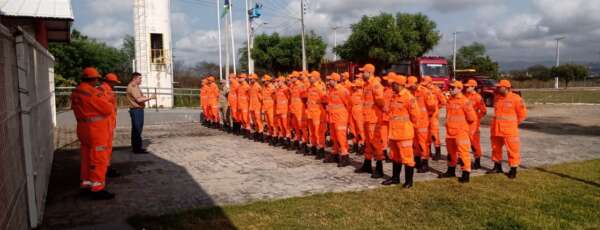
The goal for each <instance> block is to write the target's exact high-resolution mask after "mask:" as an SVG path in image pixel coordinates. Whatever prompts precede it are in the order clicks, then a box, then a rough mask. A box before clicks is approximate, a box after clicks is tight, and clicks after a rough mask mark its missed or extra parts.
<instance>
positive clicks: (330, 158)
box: [319, 150, 338, 163]
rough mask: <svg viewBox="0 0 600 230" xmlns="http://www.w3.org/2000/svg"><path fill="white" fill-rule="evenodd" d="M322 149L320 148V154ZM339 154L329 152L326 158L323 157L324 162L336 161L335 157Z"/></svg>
mask: <svg viewBox="0 0 600 230" xmlns="http://www.w3.org/2000/svg"><path fill="white" fill-rule="evenodd" d="M320 153H321V151H320V150H319V155H320ZM337 157H338V155H333V154H331V153H329V154H325V157H324V158H325V159H323V163H335V158H337Z"/></svg>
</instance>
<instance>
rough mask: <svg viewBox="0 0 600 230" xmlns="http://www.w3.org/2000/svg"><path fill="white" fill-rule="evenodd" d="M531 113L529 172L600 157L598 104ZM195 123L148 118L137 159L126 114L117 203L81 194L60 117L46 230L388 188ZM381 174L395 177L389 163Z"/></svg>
mask: <svg viewBox="0 0 600 230" xmlns="http://www.w3.org/2000/svg"><path fill="white" fill-rule="evenodd" d="M529 110H530V111H529V118H528V119H527V120H526V122H525V123H524V124H523V125H522V128H521V136H522V137H521V142H522V152H523V153H522V158H523V168H530V167H538V166H541V165H547V164H556V163H562V162H569V161H579V160H587V159H595V158H600V150H599V149H600V138H598V137H599V136H600V126H599V124H600V106H581V105H578V106H570V105H560V106H558V105H554V106H549V105H534V106H530V108H529ZM198 117H199V116H198V112H197V111H196V110H185V109H176V110H164V111H160V112H155V111H148V112H147V113H146V126H145V130H144V138H145V142H146V145H147V147H148V149H149V150H150V151H151V152H152V154H148V155H133V154H131V152H130V151H129V147H128V144H129V135H130V133H129V129H128V128H127V127H128V126H129V120H128V119H129V118H128V114H127V111H126V110H120V111H119V122H120V123H119V128H118V130H117V135H116V136H115V143H114V146H115V151H114V156H113V162H112V164H113V166H114V167H115V168H117V169H118V170H119V171H120V172H121V173H122V174H123V175H122V176H121V177H119V178H115V179H109V182H108V184H109V187H108V188H109V190H110V191H112V192H115V193H117V198H116V199H115V200H112V201H101V202H94V201H90V200H88V199H85V198H82V197H79V196H78V191H77V184H78V177H79V171H78V161H79V156H78V152H77V151H78V150H77V148H78V147H77V142H76V138H75V136H74V134H73V128H74V123H73V122H72V114H71V113H61V114H60V115H59V118H58V121H59V124H60V128H58V129H57V140H56V142H57V143H59V144H60V146H64V147H63V148H62V149H61V150H59V151H57V153H56V154H55V160H54V168H53V173H52V179H51V184H50V190H49V194H48V198H47V206H46V212H45V218H44V221H45V224H44V227H43V228H46V229H62V228H68V227H75V226H87V228H86V229H102V228H107V227H109V226H110V228H126V225H124V223H125V219H126V218H127V217H129V216H131V215H135V214H146V215H159V214H165V213H171V212H175V211H179V210H184V209H189V208H195V207H202V206H215V205H224V204H237V203H245V202H251V201H257V200H269V199H280V198H286V197H294V196H304V195H308V194H315V193H324V192H341V191H358V190H364V189H369V188H376V187H379V186H380V185H379V184H380V182H381V181H382V180H381V179H371V178H370V177H369V176H368V175H365V174H355V173H353V172H352V171H353V170H354V169H355V168H356V167H359V166H360V162H361V161H362V158H361V156H356V155H354V154H352V158H353V160H354V165H353V167H346V168H337V167H335V165H333V164H322V163H320V162H319V161H316V160H314V159H313V158H312V157H305V156H302V155H297V154H295V153H293V152H290V151H286V150H283V149H279V148H274V147H271V146H268V145H266V144H263V143H256V142H253V141H250V140H246V139H243V138H241V137H239V136H234V135H231V134H227V133H224V132H220V131H217V130H211V129H208V128H204V127H202V126H200V124H199V123H197V120H198ZM488 124H489V116H488V118H487V119H484V121H483V122H482V132H481V133H482V145H483V148H484V151H485V152H484V155H485V159H484V160H483V162H482V163H483V166H484V169H483V170H477V171H475V172H474V175H482V174H483V173H485V171H486V170H487V169H489V168H491V166H492V163H491V160H489V156H490V150H489V149H490V147H489V146H490V145H489V128H488ZM442 152H443V154H444V155H445V150H443V151H442ZM431 166H432V168H433V170H432V172H430V173H425V174H416V177H415V180H417V181H423V180H432V179H435V178H436V176H437V173H440V172H443V171H445V168H446V166H445V161H438V162H432V163H431ZM384 168H385V172H386V174H387V175H390V174H391V164H385V165H384ZM403 178H404V176H402V180H403ZM414 189H418V185H417V186H416V187H415V188H414Z"/></svg>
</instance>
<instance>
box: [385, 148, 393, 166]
mask: <svg viewBox="0 0 600 230" xmlns="http://www.w3.org/2000/svg"><path fill="white" fill-rule="evenodd" d="M383 155H384V156H385V162H387V163H390V162H392V159H390V155H389V154H388V151H387V149H386V150H383Z"/></svg>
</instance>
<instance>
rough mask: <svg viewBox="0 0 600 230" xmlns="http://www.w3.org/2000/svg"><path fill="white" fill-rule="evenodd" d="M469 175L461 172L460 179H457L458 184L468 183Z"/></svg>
mask: <svg viewBox="0 0 600 230" xmlns="http://www.w3.org/2000/svg"><path fill="white" fill-rule="evenodd" d="M469 174H471V173H470V172H467V171H463V172H462V175H461V177H460V178H458V182H460V183H469Z"/></svg>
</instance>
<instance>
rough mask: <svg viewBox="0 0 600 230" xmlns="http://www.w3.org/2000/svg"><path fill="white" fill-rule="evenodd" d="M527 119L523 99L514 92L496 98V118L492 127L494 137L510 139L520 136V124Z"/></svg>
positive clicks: (493, 119)
mask: <svg viewBox="0 0 600 230" xmlns="http://www.w3.org/2000/svg"><path fill="white" fill-rule="evenodd" d="M525 117H527V108H526V107H525V103H523V99H522V98H521V97H520V96H519V95H517V94H514V93H512V92H509V93H508V94H507V95H506V96H502V95H499V94H496V95H495V96H494V117H493V118H492V123H491V127H490V129H491V130H490V131H491V135H492V136H500V137H510V136H518V135H519V124H520V123H521V122H523V121H524V120H525Z"/></svg>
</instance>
